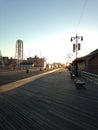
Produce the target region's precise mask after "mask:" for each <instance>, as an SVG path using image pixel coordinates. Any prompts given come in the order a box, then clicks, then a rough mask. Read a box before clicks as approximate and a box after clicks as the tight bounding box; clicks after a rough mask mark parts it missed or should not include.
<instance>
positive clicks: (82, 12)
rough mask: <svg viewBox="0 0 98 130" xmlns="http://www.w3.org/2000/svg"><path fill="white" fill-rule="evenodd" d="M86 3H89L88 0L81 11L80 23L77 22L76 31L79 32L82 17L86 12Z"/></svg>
mask: <svg viewBox="0 0 98 130" xmlns="http://www.w3.org/2000/svg"><path fill="white" fill-rule="evenodd" d="M86 5H87V0H85V2H84V5H83V8H82V11H81V14H80V18H79V21H78V23H77V27H76V32H77V30H78V29H79V26H80V23H81V20H82V18H83V14H84V11H85V8H86Z"/></svg>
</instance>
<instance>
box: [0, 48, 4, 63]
mask: <svg viewBox="0 0 98 130" xmlns="http://www.w3.org/2000/svg"><path fill="white" fill-rule="evenodd" d="M3 64H4V62H3V57H2V54H1V50H0V65H3Z"/></svg>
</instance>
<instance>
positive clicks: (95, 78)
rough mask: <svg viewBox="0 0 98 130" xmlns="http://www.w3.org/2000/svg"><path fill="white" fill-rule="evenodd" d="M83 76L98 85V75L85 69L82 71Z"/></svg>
mask: <svg viewBox="0 0 98 130" xmlns="http://www.w3.org/2000/svg"><path fill="white" fill-rule="evenodd" d="M81 76H82V77H84V78H85V79H87V80H89V81H91V82H92V83H94V84H96V85H98V75H96V74H92V73H88V72H85V71H81Z"/></svg>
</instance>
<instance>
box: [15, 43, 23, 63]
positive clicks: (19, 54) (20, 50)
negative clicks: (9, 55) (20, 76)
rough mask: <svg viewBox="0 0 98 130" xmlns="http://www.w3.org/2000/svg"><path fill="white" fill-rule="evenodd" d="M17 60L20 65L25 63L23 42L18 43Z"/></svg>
mask: <svg viewBox="0 0 98 130" xmlns="http://www.w3.org/2000/svg"><path fill="white" fill-rule="evenodd" d="M15 59H17V61H18V63H21V62H22V61H23V41H22V40H17V41H16V51H15Z"/></svg>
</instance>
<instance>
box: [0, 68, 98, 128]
mask: <svg viewBox="0 0 98 130" xmlns="http://www.w3.org/2000/svg"><path fill="white" fill-rule="evenodd" d="M0 130H98V88H97V87H96V86H95V87H94V88H93V89H92V86H91V85H88V86H86V88H85V89H82V88H81V89H77V88H76V87H75V85H74V82H73V81H72V80H71V79H70V76H69V73H68V72H67V71H65V70H62V71H60V72H59V71H58V72H54V73H52V74H48V75H46V76H43V77H41V78H39V79H36V80H34V81H31V82H29V83H27V84H25V85H22V86H20V87H18V88H16V89H13V90H10V91H8V92H5V93H1V94H0Z"/></svg>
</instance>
